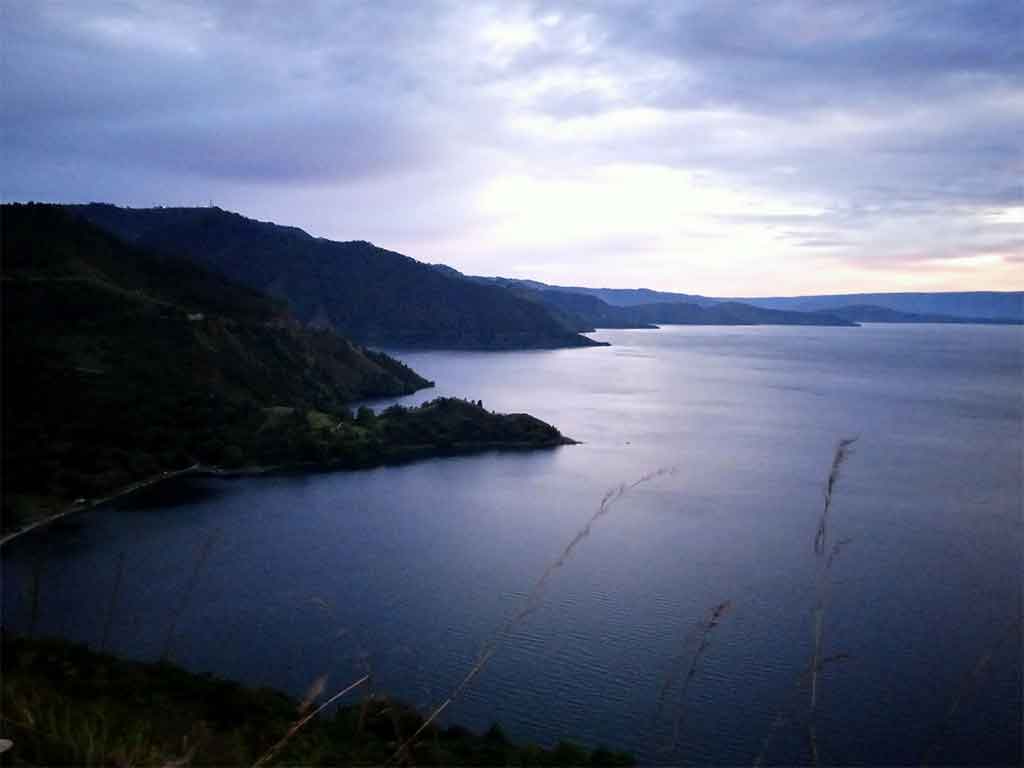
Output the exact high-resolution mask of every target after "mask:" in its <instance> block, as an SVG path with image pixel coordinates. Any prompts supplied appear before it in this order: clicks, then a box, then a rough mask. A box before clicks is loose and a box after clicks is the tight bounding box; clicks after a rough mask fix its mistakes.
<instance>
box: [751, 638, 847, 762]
mask: <svg viewBox="0 0 1024 768" xmlns="http://www.w3.org/2000/svg"><path fill="white" fill-rule="evenodd" d="M849 658H850V654H848V653H836V654H832V655H831V656H826V657H825V658H823V659H822V660H821V666H823V667H824V666H825V665H826V664H832V663H834V662H837V661H846V660H847V659H849ZM810 677H811V669H810V667H804V669H803V670H801V672H800V674H798V675H797V676H796V682H795V684H794V686H793V691H792V693H791V695H790V697H789V700H788V702H787V703H786V704H784V705H783V706H781V707H779V708H778V710H776V712H775V718H774V720H773V721H772V725H771V727H770V728H769V729H768V733H767V734H765V737H764V741H762V742H761V751H760V752H758V754H757V757H756V758H754V762H753V763H752V765H753V766H754V767H755V768H758V766H761V765H763V764H764V761H765V760H766V759H767V757H768V749H769V747H771V742H772V739H773V738H774V737H775V733H776V732H777V731H778V730H779V729H780V728H781V727H782V726H784V725H785V724H786V723H788V722H790V721H792V720H794V719H795V718H796V710H797V708H798V707H799V705H800V701H801V699H802V698H803V691H804V686H805V685H807V683H808V681H809V680H810Z"/></svg>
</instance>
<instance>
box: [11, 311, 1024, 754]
mask: <svg viewBox="0 0 1024 768" xmlns="http://www.w3.org/2000/svg"><path fill="white" fill-rule="evenodd" d="M1022 334H1024V331H1022V329H1021V328H1019V327H1016V328H1015V327H998V326H907V325H894V326H887V325H873V326H865V327H863V328H851V329H847V328H768V327H765V328H741V329H727V328H695V327H677V328H665V329H663V330H660V331H615V332H602V333H600V334H598V337H599V338H602V339H605V340H609V341H611V342H612V343H613V344H614V346H612V347H608V348H600V349H578V350H561V351H553V352H527V353H497V354H486V353H441V352H436V353H435V352H431V353H417V354H405V355H403V357H404V359H405V360H406V361H407V362H408V363H409V364H411V365H412V366H413V367H414V368H415V369H416V370H417V371H419V372H420V373H421V374H423V375H425V376H427V377H429V378H431V379H434V380H436V381H437V382H438V387H437V389H436V390H432V391H427V392H423V393H419V394H418V395H416V396H413V397H411V398H407V400H408V401H410V402H416V401H419V400H423V399H427V398H430V397H434V396H436V395H437V394H453V395H460V396H466V397H471V398H473V399H479V398H482V399H483V401H484V404H485V406H487V407H488V408H491V409H494V410H501V411H526V412H530V413H533V414H535V415H537V416H539V417H541V418H544V419H546V420H549V421H551V422H552V423H554V424H556V425H557V426H559V427H560V428H561V429H562V430H563V432H565V433H566V434H567V435H570V436H572V437H574V438H576V439H578V440H581V441H583V444H582V445H579V446H570V447H563V448H559V449H556V450H551V451H543V452H536V453H527V454H523V453H510V454H500V453H491V454H486V455H481V456H475V457H466V458H456V459H442V460H431V461H423V462H419V463H415V464H410V465H405V466H400V467H388V468H382V469H376V470H370V471H364V472H351V473H335V474H320V475H307V476H289V477H266V478H255V479H254V478H250V479H240V480H211V479H207V480H192V481H188V482H185V483H178V484H176V485H172V486H168V487H166V488H162V489H160V490H158V491H157V492H155V493H150V494H148V495H144V496H141V497H138V498H136V499H133V500H130V501H123V502H121V503H119V504H115V505H110V506H108V507H107V508H104V509H101V510H96V511H94V512H91V513H88V514H86V515H83V516H80V517H79V518H77V519H74V520H72V521H69V522H65V523H62V524H60V525H57V526H54V527H52V528H50V529H48V530H45V531H41V532H39V533H38V534H31V535H27V536H24V537H23V538H21V539H18V540H16V541H15V542H13V543H12V544H11V545H10V547H9V548H5V549H4V557H3V576H4V583H3V597H4V604H3V620H4V623H5V624H6V625H8V626H11V627H14V628H17V629H21V630H25V629H27V628H28V624H29V622H30V613H31V612H30V608H29V601H28V599H27V595H28V593H29V591H30V590H29V584H30V583H31V580H32V575H31V574H32V571H33V569H37V572H38V574H39V579H40V583H41V587H42V588H41V592H40V594H41V599H40V603H39V605H40V608H39V616H38V620H37V623H36V627H35V631H37V632H44V633H57V634H62V635H65V636H68V637H71V638H74V639H76V640H80V641H84V642H87V643H90V644H92V645H99V644H100V643H101V640H102V638H103V636H104V633H105V630H104V627H105V625H106V623H107V621H108V617H112V618H111V621H112V629H111V631H110V632H109V633H108V635H109V637H108V641H107V645H108V647H109V649H111V650H113V651H115V652H117V653H120V654H125V655H129V656H133V657H138V658H142V659H154V658H157V657H158V656H160V655H161V653H162V652H163V651H164V650H165V649H166V650H168V651H169V654H170V656H171V657H172V658H173V659H174V660H175V661H178V662H180V663H182V664H184V665H186V666H187V667H189V668H191V669H195V670H202V671H214V672H217V673H219V674H221V675H224V676H227V677H233V678H240V679H243V680H246V681H248V682H250V683H258V684H266V685H271V686H277V687H282V688H286V689H288V690H291V691H294V692H296V693H301V692H302V691H304V690H305V689H306V687H307V686H308V684H309V683H310V681H312V680H313V679H314V678H316V677H317V676H318V675H320V674H322V673H324V672H327V673H329V674H330V682H329V684H328V685H329V686H330V685H334V686H336V687H339V688H340V687H341V686H343V685H345V684H346V683H348V682H349V681H351V680H352V679H354V678H355V677H357V676H359V675H361V674H362V670H363V669H364V668H365V666H366V665H367V664H369V665H370V666H371V667H372V670H373V672H374V676H375V680H376V683H377V685H378V686H379V688H381V689H382V690H385V691H387V692H389V693H392V694H395V695H398V696H401V697H403V698H406V699H408V700H409V701H411V702H413V703H414V704H416V705H419V706H421V707H423V708H428V707H429V706H430V705H431V704H433V703H436V702H438V701H440V700H441V699H443V698H444V696H446V695H447V694H448V692H449V691H450V690H451V688H452V687H453V686H454V685H455V684H456V683H457V682H458V680H459V679H460V678H461V677H462V676H463V675H464V674H465V673H466V672H467V671H468V670H469V668H470V667H471V666H472V664H473V662H474V660H475V658H476V656H477V654H478V652H479V651H480V649H481V647H482V646H483V645H484V644H485V643H486V642H487V641H488V639H490V638H491V637H492V636H493V635H494V632H495V631H496V630H497V629H498V628H499V627H500V626H501V625H502V623H503V622H504V621H505V620H506V619H508V618H509V617H510V616H513V615H515V614H516V613H517V612H519V611H520V610H521V609H522V608H523V606H524V601H525V598H526V595H527V593H528V592H529V591H530V589H531V587H532V585H533V584H534V582H535V581H536V580H537V578H538V577H539V576H540V575H541V573H543V571H544V569H545V568H546V567H547V565H548V564H549V563H551V562H552V561H553V560H555V559H556V558H557V557H558V555H559V553H560V552H561V551H562V550H563V548H564V547H565V546H566V544H567V543H568V542H569V541H570V540H571V539H572V538H573V536H574V535H575V534H576V533H577V532H578V531H579V530H580V529H581V527H582V526H584V525H585V524H586V523H587V521H588V520H589V519H590V518H591V517H592V516H593V514H594V513H595V511H596V510H597V509H598V507H599V504H600V502H601V499H602V497H603V496H604V494H605V493H606V492H607V491H608V490H609V489H611V488H614V487H616V486H617V485H619V484H621V483H630V482H633V481H635V480H637V479H638V478H640V477H642V476H644V475H645V474H648V473H651V472H653V471H656V470H658V469H662V468H665V469H670V470H671V473H669V474H664V475H661V476H659V477H656V478H654V479H652V480H650V481H649V482H647V483H644V484H643V485H640V486H638V487H636V488H635V489H633V490H630V491H628V492H627V493H625V494H624V495H623V496H622V497H621V498H619V499H618V500H617V501H616V502H615V503H614V505H613V506H612V507H611V510H610V512H609V513H608V514H607V515H605V516H603V517H602V518H600V519H599V520H598V521H597V522H596V523H595V525H594V526H593V528H592V530H591V532H590V534H589V535H588V536H586V537H585V538H583V539H582V540H581V541H580V542H579V544H578V545H577V547H576V548H575V549H574V551H573V553H572V556H571V557H570V558H569V559H568V560H567V562H565V564H564V565H563V566H562V567H561V568H558V569H557V570H555V571H554V572H553V573H552V576H551V578H550V580H549V582H548V584H547V588H546V590H544V592H543V593H542V600H541V602H540V605H539V607H538V609H537V610H536V611H535V612H534V613H532V614H531V615H530V616H529V617H528V618H527V619H526V620H525V621H524V622H522V623H521V624H519V625H517V626H516V627H515V628H514V629H513V630H512V632H511V633H510V634H509V636H508V637H507V638H506V639H505V640H504V642H502V644H501V645H500V647H499V650H498V652H497V653H496V654H495V655H494V657H493V658H492V660H491V662H490V663H489V665H488V666H487V667H486V668H485V670H484V671H483V673H482V674H481V675H480V676H479V677H478V678H477V679H476V680H475V682H474V684H473V685H472V687H471V688H470V689H469V690H468V692H467V693H466V694H465V696H464V697H463V698H462V699H461V700H459V701H458V702H457V703H456V704H455V705H454V706H453V707H452V708H451V709H450V710H449V712H448V714H447V717H448V721H449V722H451V721H457V722H460V723H463V724H465V725H468V726H470V727H474V728H485V727H486V726H487V725H488V724H489V723H490V722H491V721H493V720H498V721H500V722H501V723H502V724H503V726H504V727H505V730H506V731H507V732H508V733H509V734H510V736H512V737H514V738H517V739H529V740H538V741H541V742H553V741H556V740H558V739H560V738H572V739H575V740H579V741H582V742H584V743H587V744H589V745H597V744H599V743H603V744H606V745H609V746H612V747H618V748H623V749H629V750H632V751H633V752H634V753H635V754H636V755H637V756H638V757H639V759H640V760H641V761H642V762H644V763H647V762H672V763H688V764H707V763H713V764H748V765H749V764H751V763H752V762H754V760H755V759H756V758H757V756H758V755H759V754H760V753H761V752H762V751H763V750H764V748H765V744H766V741H767V755H766V762H768V763H792V762H807V761H808V760H809V759H810V758H809V753H808V746H807V745H808V737H807V733H808V729H807V724H808V720H809V719H810V716H809V711H808V709H809V708H808V704H807V702H808V698H809V697H808V695H807V692H806V689H805V688H804V689H802V688H799V686H798V683H799V681H800V677H801V672H802V671H803V670H804V669H805V668H806V666H807V663H808V658H809V656H810V654H811V652H812V617H811V612H812V610H813V608H814V605H815V601H816V594H817V593H816V576H815V573H816V571H815V557H814V554H813V551H812V540H813V536H814V532H815V529H816V526H817V522H818V517H819V515H820V512H821V506H822V491H823V485H824V482H825V477H826V475H827V473H828V469H829V465H830V463H831V460H832V454H833V449H834V447H835V444H836V441H837V440H838V439H839V438H841V437H846V436H859V440H858V442H857V443H856V446H855V447H856V451H855V453H854V454H853V455H852V456H851V457H850V459H849V460H848V462H847V463H846V464H845V465H844V467H843V470H842V477H841V479H840V481H839V485H838V487H837V491H836V496H835V500H834V506H833V510H832V515H833V516H832V526H831V529H830V534H831V536H832V537H833V539H832V540H833V541H834V542H838V541H841V540H843V541H845V540H847V539H848V540H849V541H848V542H847V543H845V544H844V546H843V548H842V549H841V551H840V553H839V554H838V555H837V556H836V557H835V559H834V560H833V563H832V566H831V568H830V569H829V571H828V583H829V584H830V589H829V599H828V601H827V603H826V609H825V614H824V616H825V618H824V654H825V655H826V656H836V655H839V656H840V659H838V660H835V661H831V662H829V663H828V664H826V665H825V667H824V669H823V671H822V678H821V680H820V684H819V686H820V687H819V702H818V708H817V714H816V716H815V720H816V722H817V734H818V742H819V748H820V752H821V762H822V763H825V764H837V763H859V764H865V765H878V764H916V763H918V762H919V761H920V759H921V757H922V754H924V753H925V752H926V751H927V750H928V749H929V748H934V750H935V756H934V758H933V760H932V762H933V763H950V762H960V763H996V762H1001V763H1012V762H1019V760H1020V756H1021V636H1020V627H1021V599H1022V588H1021V581H1022V573H1024V560H1022V540H1024V531H1022V527H1024V526H1022V511H1021V510H1022V493H1021V477H1022V452H1021V451H1022V421H1024V406H1022V382H1024V362H1022V344H1024V335H1022ZM121 558H123V563H124V565H123V568H122V579H121V580H122V586H121V588H120V591H119V592H118V594H117V598H116V601H115V604H114V605H113V610H111V602H112V593H113V585H114V582H115V579H116V578H117V573H118V570H119V565H118V563H119V560H120V559H121ZM723 601H730V609H729V610H728V611H727V612H726V614H725V616H724V618H723V619H722V620H721V622H720V623H719V624H718V625H717V626H716V627H715V628H714V629H712V630H711V631H710V632H708V633H707V635H706V640H707V646H706V648H705V649H704V650H703V652H701V653H700V654H699V656H698V657H697V660H696V663H695V664H694V654H695V651H696V649H697V647H698V645H699V642H700V633H699V630H696V629H695V627H698V626H699V624H700V622H701V621H702V620H703V619H705V618H706V617H707V616H708V613H709V611H710V610H711V609H712V608H713V607H714V606H715V605H717V604H720V603H722V602H723ZM691 668H692V669H693V675H692V679H691V682H690V683H689V684H688V685H686V686H685V687H684V684H683V681H684V680H685V678H686V677H687V675H688V673H689V671H690V670H691ZM666 683H668V685H667V690H666ZM950 712H952V715H950ZM779 723H782V724H781V725H779ZM773 724H774V727H773Z"/></svg>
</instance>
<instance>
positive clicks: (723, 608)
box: [659, 600, 732, 752]
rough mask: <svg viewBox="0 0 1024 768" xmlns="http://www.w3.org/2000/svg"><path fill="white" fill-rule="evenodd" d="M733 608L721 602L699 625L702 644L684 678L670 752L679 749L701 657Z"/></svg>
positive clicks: (695, 652) (669, 682) (697, 649)
mask: <svg viewBox="0 0 1024 768" xmlns="http://www.w3.org/2000/svg"><path fill="white" fill-rule="evenodd" d="M731 608H732V601H731V600H725V601H724V602H721V603H719V604H718V605H716V606H715V607H714V608H712V609H711V611H710V612H709V613H708V616H707V618H706V619H703V620H702V621H701V622H700V623H699V624H698V625H697V628H696V629H697V633H698V637H699V638H700V642H698V643H697V648H696V650H695V651H694V652H693V655H692V656H691V658H690V665H689V667H688V668H687V670H686V675H685V676H684V678H683V686H682V690H681V691H680V692H679V709H678V711H677V713H676V717H675V719H674V721H673V725H672V744H671V745H670V746H669V747H668V751H672V752H674V751H675V750H676V749H678V748H679V738H680V736H681V735H682V731H683V723H684V720H685V717H686V694H687V691H689V689H690V683H691V682H692V681H693V679H694V677H696V676H697V667H698V664H699V663H700V660H701V657H702V656H703V655H704V652H705V651H706V650H707V649H708V647H709V646H710V645H711V641H710V635H711V633H712V632H713V631H714V629H715V628H716V627H717V626H718V625H719V624H720V623H721V621H722V619H723V618H724V617H725V614H726V613H728V612H729V610H730V609H731ZM673 678H674V676H673V677H672V678H670V679H669V680H667V681H666V686H663V687H662V693H663V694H665V693H667V688H670V687H671V685H673V684H674V679H673ZM660 706H661V702H659V707H660Z"/></svg>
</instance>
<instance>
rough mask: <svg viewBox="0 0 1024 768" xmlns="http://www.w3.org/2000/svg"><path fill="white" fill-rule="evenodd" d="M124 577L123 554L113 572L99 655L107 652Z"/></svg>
mask: <svg viewBox="0 0 1024 768" xmlns="http://www.w3.org/2000/svg"><path fill="white" fill-rule="evenodd" d="M123 577H124V552H122V553H121V554H120V555H118V557H117V569H116V570H115V572H114V588H113V589H112V590H111V591H110V605H108V606H107V620H106V621H105V622H104V623H103V636H102V637H101V638H100V653H102V652H103V651H105V650H107V640H109V639H110V628H111V626H112V625H113V623H114V611H115V609H116V608H117V597H118V595H119V594H120V592H121V579H122V578H123Z"/></svg>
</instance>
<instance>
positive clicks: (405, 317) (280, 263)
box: [69, 204, 597, 349]
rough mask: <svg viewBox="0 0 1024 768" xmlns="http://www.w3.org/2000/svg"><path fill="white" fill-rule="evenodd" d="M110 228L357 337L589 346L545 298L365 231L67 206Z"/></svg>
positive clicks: (437, 344) (213, 212)
mask: <svg viewBox="0 0 1024 768" xmlns="http://www.w3.org/2000/svg"><path fill="white" fill-rule="evenodd" d="M69 210H71V211H73V212H74V213H75V214H76V215H79V216H82V217H84V218H86V219H88V220H89V221H92V222H93V223H95V224H97V225H98V226H100V227H102V228H104V229H106V230H108V231H109V232H111V233H113V234H115V235H117V236H119V237H122V238H124V239H125V240H126V241H128V242H132V243H137V244H139V245H143V246H145V247H148V248H152V249H154V250H157V251H160V252H166V253H173V254H176V255H179V254H180V255H184V256H187V257H189V258H191V259H193V260H194V261H196V262H198V263H201V264H203V265H204V266H206V267H209V268H210V269H213V270H214V271H216V272H218V273H220V274H222V275H225V276H226V277H228V278H231V279H233V280H237V281H239V282H243V283H245V284H247V285H249V286H250V287H253V288H256V289H257V290H260V291H265V292H267V293H269V294H271V295H273V296H276V297H280V298H281V299H283V300H285V301H287V303H288V305H289V307H290V308H291V310H292V312H293V313H294V315H295V316H296V317H297V318H298V319H299V320H300V321H301V322H303V323H304V324H307V325H312V326H317V327H328V328H332V329H334V330H336V331H338V332H339V333H343V334H345V335H346V336H350V337H351V338H353V339H355V340H357V341H359V342H360V343H363V344H373V345H380V346H391V347H417V348H454V349H531V348H554V347H582V346H593V345H595V344H597V342H594V341H591V340H590V339H587V338H585V337H583V336H580V335H579V334H577V333H575V332H573V331H572V330H570V329H568V328H566V327H565V325H564V324H563V323H561V322H560V321H559V320H558V319H557V318H556V317H554V316H552V314H551V313H550V312H548V311H547V310H546V309H545V308H544V307H543V306H541V305H538V304H537V303H535V302H530V301H526V300H524V299H522V298H520V297H518V296H515V295H514V294H512V293H510V292H509V291H506V290H505V289H503V288H501V287H499V286H493V285H480V284H478V283H475V282H472V281H469V280H464V279H461V278H459V277H457V276H452V275H449V274H443V273H442V272H440V271H438V270H436V269H434V268H433V267H431V266H430V265H428V264H423V263H420V262H418V261H416V260H414V259H411V258H409V257H407V256H403V255H402V254H399V253H395V252H393V251H387V250H384V249H383V248H378V247H376V246H374V245H372V244H371V243H367V242H363V241H354V242H334V241H331V240H325V239H322V238H315V237H312V236H310V235H308V234H306V233H305V232H303V231H302V230H300V229H296V228H294V227H284V226H279V225H277V224H270V223H266V222H260V221H254V220H252V219H247V218H245V217H244V216H240V215H238V214H235V213H230V212H228V211H223V210H221V209H219V208H148V209H130V208H117V207H115V206H112V205H97V204H94V205H88V206H69Z"/></svg>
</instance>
